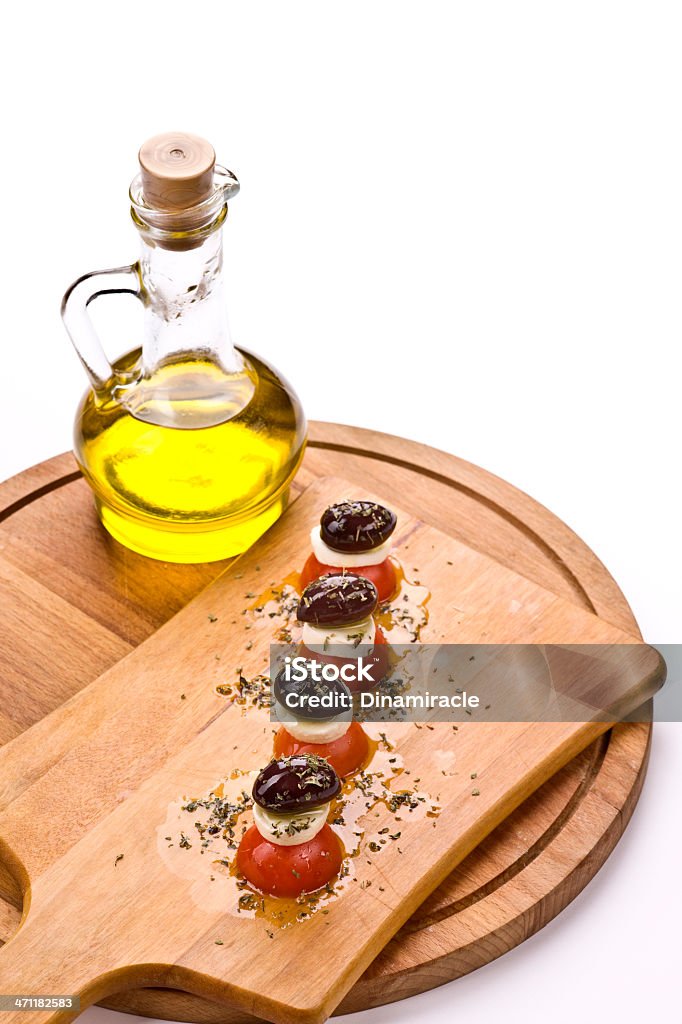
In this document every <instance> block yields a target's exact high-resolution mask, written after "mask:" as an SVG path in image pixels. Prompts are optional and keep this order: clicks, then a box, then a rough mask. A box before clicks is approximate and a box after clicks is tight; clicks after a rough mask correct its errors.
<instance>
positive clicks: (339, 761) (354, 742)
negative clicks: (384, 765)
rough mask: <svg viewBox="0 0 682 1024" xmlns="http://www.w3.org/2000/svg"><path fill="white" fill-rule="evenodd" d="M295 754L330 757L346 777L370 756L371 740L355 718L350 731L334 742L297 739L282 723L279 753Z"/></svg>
mask: <svg viewBox="0 0 682 1024" xmlns="http://www.w3.org/2000/svg"><path fill="white" fill-rule="evenodd" d="M292 754H317V755H318V757H326V759H327V760H328V761H329V763H330V765H331V766H332V768H334V770H335V771H336V774H337V775H339V776H340V777H341V778H345V776H347V775H352V774H353V772H356V771H357V770H358V768H361V767H362V765H363V764H364V763H365V761H366V760H367V755H368V754H369V741H368V739H367V733H366V732H365V730H364V729H363V728H362V726H361V725H360V723H359V722H351V724H350V727H349V728H348V730H347V732H345V733H344V734H343V736H339V738H338V739H337V740H332V741H331V743H310V742H309V741H308V740H297V739H295V738H294V737H293V736H292V735H291V733H289V732H288V731H287V729H286V728H285V727H284V726H282V727H281V728H280V729H279V730H278V732H277V735H276V736H275V757H289V756H290V755H292Z"/></svg>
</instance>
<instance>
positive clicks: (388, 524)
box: [320, 501, 397, 553]
mask: <svg viewBox="0 0 682 1024" xmlns="http://www.w3.org/2000/svg"><path fill="white" fill-rule="evenodd" d="M396 522H397V517H396V514H395V512H391V510H390V509H388V508H384V506H383V505H377V504H376V503H375V502H373V501H340V502H339V503H338V505H330V506H329V508H328V509H326V511H325V512H323V513H322V518H321V519H320V536H321V538H322V540H323V541H324V542H325V544H326V545H327V547H330V548H332V549H333V550H334V551H349V552H356V553H358V552H362V551H371V550H372V549H373V548H378V547H379V545H380V544H383V543H384V541H387V540H388V538H389V537H390V536H391V534H392V533H393V531H394V530H395V524H396Z"/></svg>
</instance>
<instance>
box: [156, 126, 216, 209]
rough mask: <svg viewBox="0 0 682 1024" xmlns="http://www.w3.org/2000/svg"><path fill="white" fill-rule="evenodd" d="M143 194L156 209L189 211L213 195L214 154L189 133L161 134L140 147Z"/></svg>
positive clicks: (203, 140)
mask: <svg viewBox="0 0 682 1024" xmlns="http://www.w3.org/2000/svg"><path fill="white" fill-rule="evenodd" d="M139 161H140V167H141V168H142V192H143V195H144V199H145V202H146V203H147V204H148V205H149V206H151V207H152V208H153V209H155V210H163V211H168V212H169V213H172V212H178V213H179V212H181V211H182V210H189V209H191V208H192V207H194V206H196V205H197V204H198V203H201V202H203V200H205V199H208V197H209V196H210V195H211V193H212V192H213V188H214V185H213V171H214V167H215V152H214V151H213V146H212V145H211V143H210V142H206V140H205V139H201V138H199V136H198V135H190V134H189V132H164V133H163V134H162V135H155V136H154V137H153V138H151V139H148V140H147V142H145V143H144V145H143V146H142V147H141V148H140V152H139Z"/></svg>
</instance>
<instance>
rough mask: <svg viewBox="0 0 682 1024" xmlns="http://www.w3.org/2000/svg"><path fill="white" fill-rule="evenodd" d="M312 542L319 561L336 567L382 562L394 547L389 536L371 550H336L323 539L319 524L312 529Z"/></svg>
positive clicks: (346, 567) (347, 567) (353, 566)
mask: <svg viewBox="0 0 682 1024" xmlns="http://www.w3.org/2000/svg"><path fill="white" fill-rule="evenodd" d="M310 543H311V545H312V549H313V554H314V555H315V558H316V559H317V560H318V562H322V564H323V565H331V566H333V567H334V568H335V569H336V568H339V569H354V568H356V567H357V566H359V565H379V563H380V562H383V561H384V560H385V559H386V558H388V556H389V555H390V553H391V549H392V547H393V545H392V544H391V538H390V537H389V538H388V540H385V541H384V543H383V544H380V545H379V547H378V548H372V550H371V551H334V548H330V547H329V545H328V544H325V542H324V541H323V540H322V537H321V536H320V527H319V526H313V528H312V530H311V531H310Z"/></svg>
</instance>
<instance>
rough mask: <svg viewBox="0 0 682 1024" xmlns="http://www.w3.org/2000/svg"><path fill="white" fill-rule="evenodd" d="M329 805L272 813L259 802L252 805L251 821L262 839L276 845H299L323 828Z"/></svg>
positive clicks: (308, 840) (306, 841)
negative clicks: (288, 812) (284, 812)
mask: <svg viewBox="0 0 682 1024" xmlns="http://www.w3.org/2000/svg"><path fill="white" fill-rule="evenodd" d="M329 807H330V805H329V804H328V803H327V804H322V806H321V807H311V808H310V810H308V811H292V812H291V813H290V814H274V813H273V812H272V811H266V810H265V808H264V807H261V806H260V805H259V804H254V805H253V823H254V825H255V826H256V828H257V829H258V831H259V832H260V834H261V835H262V837H263V839H269V840H270V842H271V843H275V844H276V845H277V846H300V844H301V843H308V842H310V840H311V839H313V838H314V837H315V836H316V835H317V833H318V832H319V831H320V830H321V829H322V828H324V824H325V822H326V820H327V815H328V814H329Z"/></svg>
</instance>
